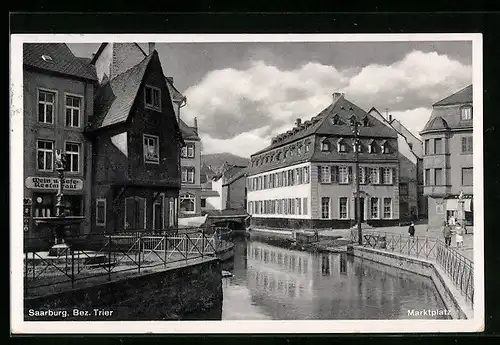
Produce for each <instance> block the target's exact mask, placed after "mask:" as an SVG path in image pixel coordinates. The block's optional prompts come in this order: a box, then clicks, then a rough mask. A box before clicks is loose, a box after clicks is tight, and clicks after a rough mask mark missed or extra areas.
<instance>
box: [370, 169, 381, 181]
mask: <svg viewBox="0 0 500 345" xmlns="http://www.w3.org/2000/svg"><path fill="white" fill-rule="evenodd" d="M369 178H370V183H371V184H379V183H380V182H379V169H378V168H370V177H369Z"/></svg>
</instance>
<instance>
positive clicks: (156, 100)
mask: <svg viewBox="0 0 500 345" xmlns="http://www.w3.org/2000/svg"><path fill="white" fill-rule="evenodd" d="M144 105H145V107H146V108H148V109H153V110H157V111H161V90H160V89H159V88H157V87H155V86H151V85H146V86H145V87H144Z"/></svg>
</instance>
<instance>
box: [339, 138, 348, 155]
mask: <svg viewBox="0 0 500 345" xmlns="http://www.w3.org/2000/svg"><path fill="white" fill-rule="evenodd" d="M337 150H338V151H339V152H347V145H346V143H345V140H344V139H343V138H340V139H339V140H338V141H337Z"/></svg>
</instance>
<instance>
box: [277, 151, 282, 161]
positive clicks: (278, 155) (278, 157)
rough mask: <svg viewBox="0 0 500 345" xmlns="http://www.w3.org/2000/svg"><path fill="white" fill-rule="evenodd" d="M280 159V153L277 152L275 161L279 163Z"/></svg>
mask: <svg viewBox="0 0 500 345" xmlns="http://www.w3.org/2000/svg"><path fill="white" fill-rule="evenodd" d="M280 159H281V152H278V154H277V155H276V160H277V161H279V160H280Z"/></svg>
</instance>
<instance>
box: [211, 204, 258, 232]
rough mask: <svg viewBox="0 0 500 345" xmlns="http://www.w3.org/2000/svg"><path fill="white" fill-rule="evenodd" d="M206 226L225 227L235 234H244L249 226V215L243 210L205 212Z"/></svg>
mask: <svg viewBox="0 0 500 345" xmlns="http://www.w3.org/2000/svg"><path fill="white" fill-rule="evenodd" d="M204 213H205V214H206V215H207V221H206V224H207V225H214V226H222V227H227V228H229V229H231V230H233V231H235V232H240V231H241V232H244V231H245V229H246V228H247V227H248V226H249V224H250V215H249V214H248V213H247V211H246V210H245V209H242V208H238V209H225V210H206V211H204Z"/></svg>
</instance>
